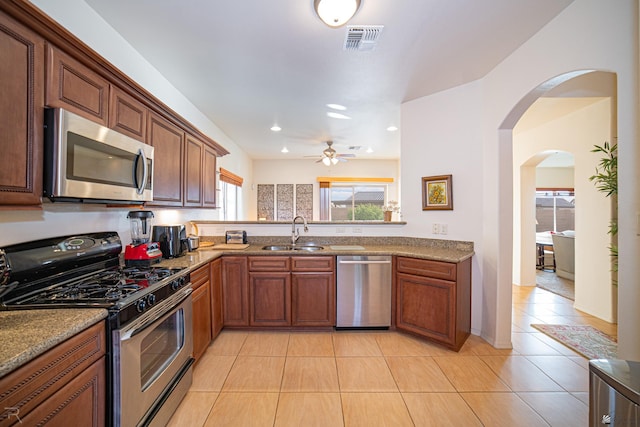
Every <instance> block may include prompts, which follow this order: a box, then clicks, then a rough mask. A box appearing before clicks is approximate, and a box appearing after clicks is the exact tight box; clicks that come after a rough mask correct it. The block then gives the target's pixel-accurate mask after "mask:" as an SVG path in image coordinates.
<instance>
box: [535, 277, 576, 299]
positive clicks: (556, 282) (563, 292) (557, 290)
mask: <svg viewBox="0 0 640 427" xmlns="http://www.w3.org/2000/svg"><path fill="white" fill-rule="evenodd" d="M536 286H538V287H539V288H542V289H544V290H547V291H549V292H553V293H554V294H558V295H560V296H563V297H565V298H568V299H570V300H572V301H575V283H574V281H573V280H569V279H565V278H562V277H560V276H558V275H557V274H556V273H553V272H551V271H541V270H536Z"/></svg>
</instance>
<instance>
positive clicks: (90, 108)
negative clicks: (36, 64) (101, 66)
mask: <svg viewBox="0 0 640 427" xmlns="http://www.w3.org/2000/svg"><path fill="white" fill-rule="evenodd" d="M47 55H48V58H47V63H48V67H47V90H46V104H47V105H48V106H50V107H61V108H65V109H67V110H69V111H71V112H73V113H76V114H78V115H80V116H83V117H86V118H87V119H89V120H91V121H94V122H96V123H100V124H101V125H103V126H108V120H107V119H108V117H107V115H108V113H109V111H108V107H109V86H110V85H109V82H108V81H107V80H106V79H104V78H103V77H101V76H100V75H99V74H98V73H96V72H94V71H93V70H91V69H89V68H87V67H86V66H84V65H82V64H80V63H79V62H78V61H76V60H75V59H73V58H72V57H71V56H69V55H67V54H66V53H64V52H62V51H61V50H59V49H58V48H56V47H54V46H51V45H49V49H48V50H47Z"/></svg>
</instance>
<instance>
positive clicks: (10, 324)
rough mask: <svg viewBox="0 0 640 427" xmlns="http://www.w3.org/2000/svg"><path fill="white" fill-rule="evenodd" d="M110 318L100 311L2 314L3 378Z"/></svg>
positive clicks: (0, 364) (0, 370)
mask: <svg viewBox="0 0 640 427" xmlns="http://www.w3.org/2000/svg"><path fill="white" fill-rule="evenodd" d="M106 317H107V310H104V309H96V308H92V309H52V310H17V311H0V342H1V343H2V346H0V377H3V376H5V375H6V374H8V373H9V372H11V371H13V370H14V369H16V368H18V367H20V366H22V365H24V364H25V363H27V362H29V361H31V360H32V359H35V358H36V357H37V356H39V355H41V354H43V353H44V352H46V351H47V350H49V349H51V348H53V347H55V346H56V345H58V344H60V343H61V342H63V341H65V340H66V339H67V338H70V337H72V336H74V335H75V334H77V333H78V332H80V331H82V330H84V329H86V328H88V327H89V326H91V325H94V324H96V323H98V322H99V321H101V320H102V319H105V318H106Z"/></svg>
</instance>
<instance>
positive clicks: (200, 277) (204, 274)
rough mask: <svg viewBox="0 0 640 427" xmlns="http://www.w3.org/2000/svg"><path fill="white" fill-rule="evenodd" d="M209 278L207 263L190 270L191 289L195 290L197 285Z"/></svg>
mask: <svg viewBox="0 0 640 427" xmlns="http://www.w3.org/2000/svg"><path fill="white" fill-rule="evenodd" d="M208 280H209V264H207V265H205V266H202V267H200V268H198V269H197V270H194V271H192V272H191V283H192V284H193V289H194V290H196V289H197V288H198V286H200V285H202V284H203V283H206V282H207V281H208Z"/></svg>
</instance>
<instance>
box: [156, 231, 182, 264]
mask: <svg viewBox="0 0 640 427" xmlns="http://www.w3.org/2000/svg"><path fill="white" fill-rule="evenodd" d="M151 238H152V240H153V241H154V242H158V243H159V244H160V250H161V251H162V256H163V257H164V258H176V257H179V256H181V255H183V254H184V252H185V250H186V246H187V232H186V229H185V226H184V225H183V224H178V225H154V226H153V229H152V232H151Z"/></svg>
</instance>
